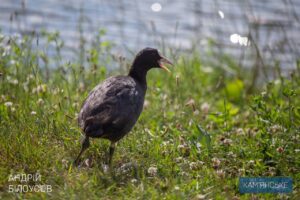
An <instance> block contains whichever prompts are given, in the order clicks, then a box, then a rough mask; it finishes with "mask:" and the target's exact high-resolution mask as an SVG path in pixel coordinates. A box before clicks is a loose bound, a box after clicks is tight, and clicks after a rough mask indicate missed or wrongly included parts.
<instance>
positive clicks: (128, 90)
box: [79, 77, 139, 132]
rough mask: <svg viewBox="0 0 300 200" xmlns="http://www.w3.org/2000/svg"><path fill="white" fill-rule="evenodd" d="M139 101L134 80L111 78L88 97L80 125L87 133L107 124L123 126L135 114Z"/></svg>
mask: <svg viewBox="0 0 300 200" xmlns="http://www.w3.org/2000/svg"><path fill="white" fill-rule="evenodd" d="M138 100H139V99H138V91H137V90H136V87H135V82H134V81H133V80H131V79H130V78H127V77H112V78H109V79H107V80H106V81H104V82H103V83H102V84H100V85H98V86H96V87H95V88H94V89H93V90H92V91H91V92H90V94H89V95H88V97H87V99H86V100H85V102H84V104H83V107H82V109H81V112H80V114H79V124H80V126H81V128H82V129H83V130H84V131H85V132H86V129H87V128H89V129H98V128H100V127H101V126H103V125H105V124H122V123H123V122H124V121H126V119H128V117H129V115H130V113H132V112H135V110H136V109H137V108H136V104H137V101H138Z"/></svg>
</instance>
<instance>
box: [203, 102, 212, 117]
mask: <svg viewBox="0 0 300 200" xmlns="http://www.w3.org/2000/svg"><path fill="white" fill-rule="evenodd" d="M209 109H210V105H209V103H207V102H204V103H202V104H201V111H202V112H203V113H205V114H207V113H208V111H209Z"/></svg>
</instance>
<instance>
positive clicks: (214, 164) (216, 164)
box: [211, 158, 221, 168]
mask: <svg viewBox="0 0 300 200" xmlns="http://www.w3.org/2000/svg"><path fill="white" fill-rule="evenodd" d="M211 161H212V162H213V167H214V168H218V167H219V166H220V164H221V161H220V160H219V159H218V158H213V159H211Z"/></svg>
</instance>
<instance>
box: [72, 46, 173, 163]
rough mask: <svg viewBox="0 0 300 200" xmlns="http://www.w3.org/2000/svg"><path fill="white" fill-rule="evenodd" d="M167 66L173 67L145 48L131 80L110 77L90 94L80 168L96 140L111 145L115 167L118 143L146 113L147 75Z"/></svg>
mask: <svg viewBox="0 0 300 200" xmlns="http://www.w3.org/2000/svg"><path fill="white" fill-rule="evenodd" d="M163 63H167V64H171V65H172V63H171V62H170V61H169V60H168V59H166V58H165V57H163V56H162V55H161V54H160V53H159V51H158V50H157V49H153V48H145V49H143V50H141V51H140V52H139V53H138V54H137V56H136V57H135V59H134V61H133V64H132V65H131V68H130V71H129V74H128V76H115V77H110V78H108V79H106V80H104V81H103V82H102V83H100V84H99V85H97V86H96V87H95V88H94V89H93V90H92V91H91V92H90V93H89V95H88V97H87V98H86V100H85V101H84V103H83V106H82V108H81V111H80V113H79V116H78V123H79V126H80V128H81V129H82V131H83V132H84V134H85V138H84V140H83V142H82V147H81V151H80V153H79V155H78V156H77V158H76V160H75V163H76V164H77V163H78V161H79V157H80V156H81V154H82V153H83V152H84V151H85V150H86V149H87V148H88V147H89V145H90V142H89V138H90V137H92V138H104V139H108V140H110V141H111V145H110V148H109V161H108V163H109V165H111V162H112V157H113V153H114V149H115V143H116V142H117V141H118V140H120V139H121V138H122V137H124V136H125V135H126V134H127V133H128V132H129V131H130V130H131V129H132V127H133V126H134V124H135V123H136V121H137V119H138V118H139V116H140V114H141V112H142V110H143V104H144V98H145V94H146V90H147V81H146V75H147V72H148V71H149V70H150V69H152V68H163V69H165V70H167V71H169V70H168V68H166V67H165V66H164V65H163Z"/></svg>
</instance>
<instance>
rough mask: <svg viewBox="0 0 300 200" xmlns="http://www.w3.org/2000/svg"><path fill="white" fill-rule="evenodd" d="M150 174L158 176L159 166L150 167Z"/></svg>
mask: <svg viewBox="0 0 300 200" xmlns="http://www.w3.org/2000/svg"><path fill="white" fill-rule="evenodd" d="M148 174H149V175H150V176H156V175H157V167H149V169H148Z"/></svg>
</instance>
